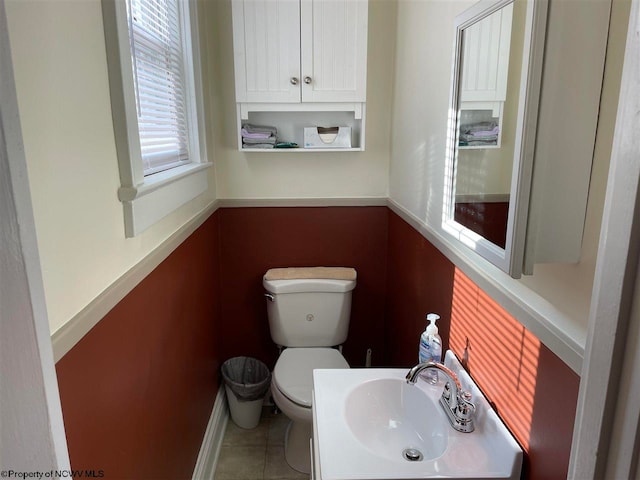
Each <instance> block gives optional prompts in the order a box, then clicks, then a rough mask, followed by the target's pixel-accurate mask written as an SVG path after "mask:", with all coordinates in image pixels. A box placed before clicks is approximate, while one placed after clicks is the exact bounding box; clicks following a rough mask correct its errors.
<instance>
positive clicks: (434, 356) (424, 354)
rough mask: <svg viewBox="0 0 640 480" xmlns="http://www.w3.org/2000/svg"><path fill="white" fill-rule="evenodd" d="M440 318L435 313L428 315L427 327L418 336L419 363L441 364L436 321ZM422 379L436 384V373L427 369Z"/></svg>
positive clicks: (440, 343)
mask: <svg viewBox="0 0 640 480" xmlns="http://www.w3.org/2000/svg"><path fill="white" fill-rule="evenodd" d="M439 318H440V316H439V315H437V314H435V313H429V314H428V315H427V320H428V321H429V325H427V328H426V329H425V331H424V332H422V335H420V351H419V354H418V360H419V361H420V363H424V362H438V363H442V339H441V338H440V335H438V327H437V325H436V320H438V319H439ZM421 376H422V378H423V379H424V380H426V381H427V382H429V383H431V384H435V383H438V372H437V371H436V370H435V369H432V368H429V369H427V370H424V371H423V373H422V375H421Z"/></svg>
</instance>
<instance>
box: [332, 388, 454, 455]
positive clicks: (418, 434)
mask: <svg viewBox="0 0 640 480" xmlns="http://www.w3.org/2000/svg"><path fill="white" fill-rule="evenodd" d="M439 408H441V407H440V406H439V405H438V404H437V403H434V402H432V401H431V397H429V396H428V395H427V394H426V393H425V392H424V391H423V390H421V389H419V388H415V386H414V385H409V384H407V382H406V381H405V380H404V378H378V379H375V380H368V381H365V382H364V383H361V384H359V385H358V386H357V387H355V388H354V389H353V390H351V392H349V394H348V395H347V397H346V399H345V410H344V416H345V420H346V422H347V425H348V426H349V428H350V429H351V433H352V434H353V435H354V436H355V437H356V439H357V440H358V441H359V442H360V443H362V445H364V446H365V447H367V448H368V449H369V450H371V452H372V453H374V454H376V455H381V456H383V457H385V458H387V459H388V460H390V461H395V460H397V458H398V452H403V451H404V450H405V449H407V448H410V449H414V450H418V451H419V452H420V453H421V454H422V456H423V459H424V460H431V459H433V458H438V457H439V456H441V455H442V454H443V453H444V451H445V448H446V446H447V437H448V436H449V429H450V428H451V427H450V426H449V422H448V421H447V419H446V418H445V417H444V415H441V414H440V411H439V410H438V409H439ZM414 412H419V415H415V414H414Z"/></svg>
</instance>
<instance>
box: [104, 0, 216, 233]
mask: <svg viewBox="0 0 640 480" xmlns="http://www.w3.org/2000/svg"><path fill="white" fill-rule="evenodd" d="M102 6H103V17H104V23H105V39H106V46H107V58H108V63H109V84H110V90H111V107H112V112H113V125H114V132H115V136H116V147H117V151H118V164H119V169H120V183H121V186H120V189H119V190H118V198H119V199H120V200H121V201H122V203H123V207H124V217H125V234H126V236H127V237H133V236H135V235H137V234H138V233H140V232H141V231H143V230H144V229H146V228H148V227H149V226H151V225H152V224H153V223H155V222H157V221H158V220H160V219H161V218H162V217H164V216H166V215H167V214H169V213H170V212H172V211H173V210H175V209H176V208H178V207H179V206H180V205H182V204H184V203H186V202H188V201H189V200H191V199H193V198H195V197H196V196H198V195H199V194H201V193H203V192H204V191H206V190H207V188H208V183H207V172H206V168H207V167H208V166H210V164H209V163H207V162H206V160H205V148H204V133H203V129H202V125H203V120H202V117H203V114H202V111H201V105H202V100H201V97H202V95H201V81H200V67H199V62H198V48H197V46H198V41H197V39H198V36H197V23H196V19H195V4H194V2H193V0H103V2H102Z"/></svg>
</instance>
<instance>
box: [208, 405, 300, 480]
mask: <svg viewBox="0 0 640 480" xmlns="http://www.w3.org/2000/svg"><path fill="white" fill-rule="evenodd" d="M288 423H289V419H288V418H287V417H286V416H285V415H284V414H282V413H279V414H274V413H273V411H272V408H264V409H263V411H262V417H261V418H260V424H259V425H258V426H257V427H256V428H254V429H252V430H245V429H242V428H240V427H238V426H237V425H236V424H235V423H233V420H231V418H229V422H228V423H227V429H226V431H225V434H224V439H223V441H222V448H221V449H220V457H219V458H218V466H217V468H216V473H215V480H276V479H278V480H308V479H309V475H305V474H303V473H300V472H296V471H295V470H293V469H292V468H291V467H289V465H287V462H286V460H285V459H284V434H285V431H286V429H287V425H288Z"/></svg>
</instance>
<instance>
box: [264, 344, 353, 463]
mask: <svg viewBox="0 0 640 480" xmlns="http://www.w3.org/2000/svg"><path fill="white" fill-rule="evenodd" d="M315 368H349V364H348V363H347V361H346V360H345V359H344V357H343V356H342V354H341V353H340V351H339V350H337V349H334V348H327V347H324V348H304V347H301V348H287V349H285V350H284V351H283V352H282V354H281V355H280V357H279V358H278V362H277V363H276V366H275V368H274V370H273V379H272V381H271V394H272V396H273V400H274V402H275V403H276V405H278V408H280V410H282V413H284V414H285V415H286V416H287V417H288V418H289V419H290V420H291V422H290V423H289V427H288V429H287V433H286V438H285V458H286V460H287V463H288V464H289V465H290V466H291V467H292V468H293V469H295V470H298V471H299V472H303V473H309V472H310V465H311V459H310V456H309V439H310V438H311V436H312V433H313V432H312V430H313V428H312V427H313V411H312V409H311V396H312V389H313V370H314V369H315Z"/></svg>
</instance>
